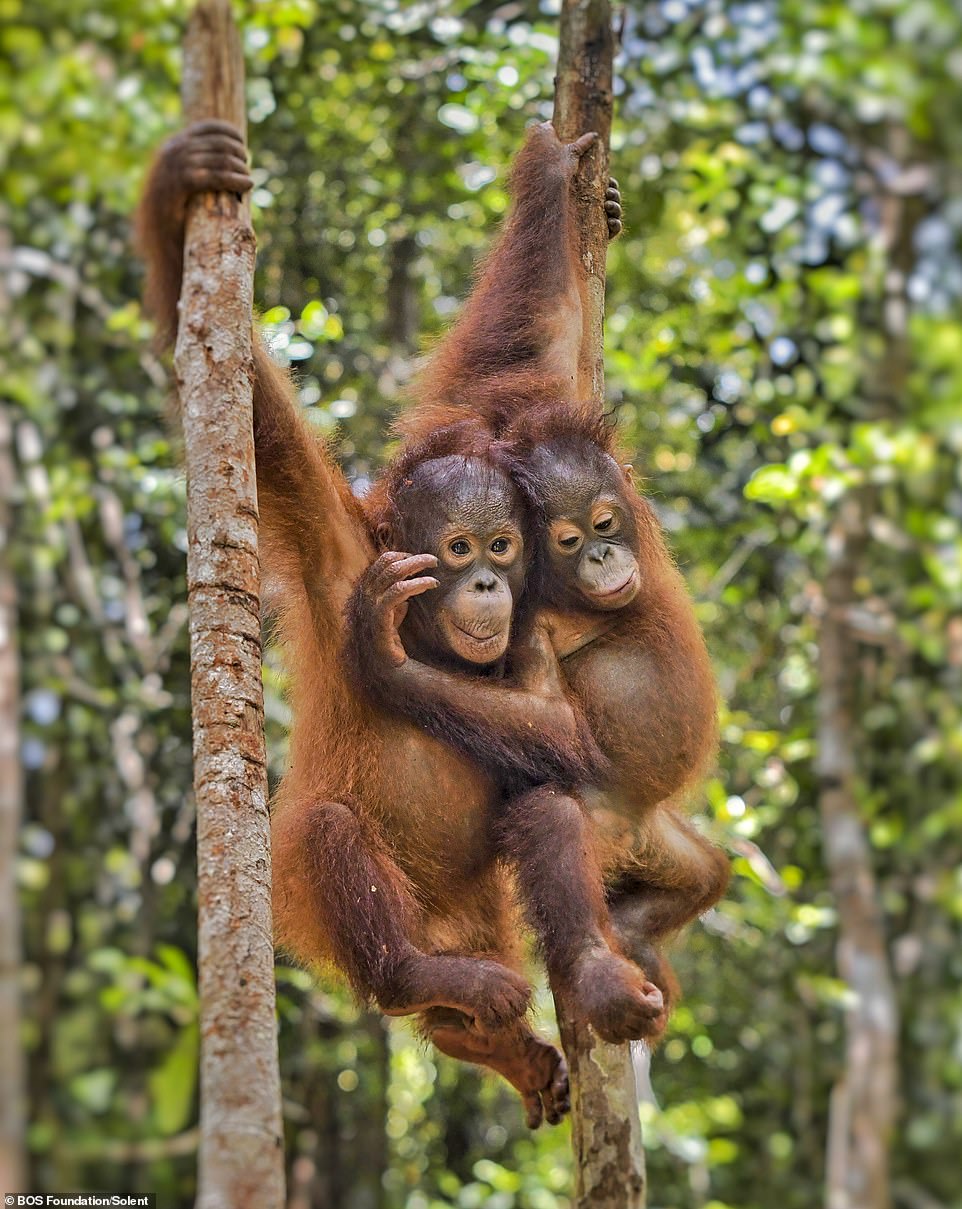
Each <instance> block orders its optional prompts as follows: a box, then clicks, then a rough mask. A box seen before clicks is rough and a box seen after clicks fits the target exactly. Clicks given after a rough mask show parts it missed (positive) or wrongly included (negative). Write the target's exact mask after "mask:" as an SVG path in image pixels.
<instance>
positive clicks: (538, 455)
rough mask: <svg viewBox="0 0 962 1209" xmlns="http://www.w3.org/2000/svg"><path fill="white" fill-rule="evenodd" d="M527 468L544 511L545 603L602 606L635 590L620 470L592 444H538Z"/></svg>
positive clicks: (622, 601) (625, 600)
mask: <svg viewBox="0 0 962 1209" xmlns="http://www.w3.org/2000/svg"><path fill="white" fill-rule="evenodd" d="M531 469H532V471H533V473H534V477H535V479H536V480H537V483H538V489H539V494H540V498H541V501H542V504H543V506H544V509H545V514H546V519H547V534H546V537H545V551H544V557H545V560H546V569H547V573H548V574H547V579H548V587H549V594H550V595H551V596H552V597H553V598H555V599H553V601H552V603H555V604H558V605H562V604H564V605H567V606H569V607H574V608H581V609H584V608H585V607H587V608H589V609H597V610H600V611H602V612H610V611H612V610H615V609H622V608H624V607H625V605H628V604H630V603H631V601H633V600H634V599H635V597H636V596H637V595H638V591H639V588H640V587H641V572H640V568H639V566H638V559H637V557H636V552H637V550H638V535H637V530H636V527H635V520H634V516H633V514H632V510H631V508H630V506H629V504H628V501H627V498H626V495H625V471H624V470H623V469H622V467H620V466H619V465H618V464H617V462H615V460H614V459H613V458H611V457H608V456H607V455H606V454H602V453H601V452H600V451H597V450H592V451H591V452H590V453H588V454H585V455H582V454H581V453H579V452H577V451H572V450H565V449H557V448H551V447H550V446H549V447H542V448H540V449H538V450H536V451H535V453H534V454H533V455H532V459H531Z"/></svg>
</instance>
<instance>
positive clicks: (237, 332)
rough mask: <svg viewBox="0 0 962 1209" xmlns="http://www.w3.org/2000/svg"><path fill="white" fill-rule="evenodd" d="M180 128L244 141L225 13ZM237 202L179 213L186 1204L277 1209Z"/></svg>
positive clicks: (204, 35) (248, 304) (220, 10)
mask: <svg viewBox="0 0 962 1209" xmlns="http://www.w3.org/2000/svg"><path fill="white" fill-rule="evenodd" d="M183 98H184V110H185V115H186V118H187V120H188V121H197V120H199V119H201V118H211V117H218V118H222V119H226V120H228V121H231V122H233V123H235V124H236V125H237V126H239V127H240V128H241V130H244V129H245V125H246V123H245V106H244V69H243V58H242V54H241V48H240V39H239V38H238V35H237V30H236V28H235V26H234V23H233V20H232V19H231V15H230V6H229V3H228V0H204V2H203V3H201V4H200V5H198V7H197V9H196V11H195V13H194V15H193V17H192V19H191V22H190V27H189V29H188V33H187V38H186V41H185V46H184V81H183ZM253 271H254V235H253V232H252V230H251V226H250V214H249V210H248V207H247V204H246V203H245V202H243V201H241V200H240V199H239V198H237V197H235V196H233V195H230V194H205V195H204V196H203V197H200V198H197V199H196V200H195V201H194V202H193V203H192V205H191V209H190V212H189V214H188V220H187V234H186V239H185V246H184V281H183V287H182V290H181V299H180V323H179V329H178V335H177V346H176V350H175V355H174V365H175V370H176V377H177V389H178V394H179V398H180V407H181V412H182V415H183V427H184V445H185V456H186V465H187V539H188V551H187V591H188V603H189V607H190V644H191V701H192V706H193V727H194V790H195V793H196V796H197V865H198V868H197V877H198V904H199V957H198V965H199V984H200V998H201V1074H200V1084H201V1143H200V1170H199V1188H198V1200H197V1203H198V1206H200V1207H202V1209H281V1206H282V1205H283V1203H284V1168H283V1155H284V1150H283V1127H282V1122H281V1110H280V1074H279V1070H278V1060H277V1027H276V1022H275V1016H274V961H273V942H272V920H271V900H270V885H271V876H270V874H271V859H270V827H269V819H268V806H267V798H268V793H267V762H266V756H265V747H264V700H263V689H262V684H261V627H260V599H259V582H258V559H257V492H256V482H255V475H254V440H253V424H252V393H251V388H252V380H253V379H252V374H253V361H252V354H251V334H252V333H251V326H252V301H253Z"/></svg>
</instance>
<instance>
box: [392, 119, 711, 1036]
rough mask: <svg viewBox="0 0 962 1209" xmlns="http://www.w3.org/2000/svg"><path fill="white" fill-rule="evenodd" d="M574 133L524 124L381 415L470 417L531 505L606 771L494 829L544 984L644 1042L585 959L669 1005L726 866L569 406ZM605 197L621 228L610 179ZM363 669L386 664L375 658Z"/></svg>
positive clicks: (546, 611)
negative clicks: (484, 213) (467, 279)
mask: <svg viewBox="0 0 962 1209" xmlns="http://www.w3.org/2000/svg"><path fill="white" fill-rule="evenodd" d="M590 142H591V136H585V137H584V138H583V139H581V140H579V142H578V143H577V144H572V145H569V146H564V145H563V144H561V143H560V141H559V140H558V138H557V136H556V135H555V133H554V130H553V129H552V127H551V126H550V124H545V125H543V126H540V127H537V128H535V129H534V130H533V131H532V132H531V134H530V136H529V138H528V141H527V143H526V144H525V147H524V148H523V149H522V151H521V153H520V154H519V156H518V159H517V161H516V163H515V165H514V168H513V171H512V188H513V193H514V206H513V210H512V213H511V215H510V216H509V219H508V222H507V224H506V226H505V230H504V232H503V234H502V236H501V238H500V240H499V241H498V243H497V245H496V247H495V249H494V251H493V252H492V254H491V256H490V257H489V259H488V261H487V262H486V264H485V266H484V269H483V271H482V273H481V276H480V279H479V283H478V286H477V288H476V289H475V291H474V293H473V294H472V296H471V298H470V299H469V300H468V302H467V303H466V305H465V307H464V310H463V312H462V315H461V317H460V319H459V320H458V322H457V323H456V324H455V325H454V327H453V328H452V330H451V332H450V333H449V334H448V335H447V337H446V338H445V339H444V340H443V341H442V343H441V344H440V346H439V348H438V349H437V351H436V352H435V353H434V355H433V356H432V358H431V360H430V362H429V364H428V367H427V369H426V370H425V372H424V373H423V374H422V376H421V378H420V379H419V381H418V383H417V384H416V387H415V397H416V402H415V404H414V405H413V406H412V407H411V408H410V409H409V410H408V412H407V413H406V414H405V415H404V416H403V417H402V419H401V420H400V422H399V425H398V427H399V429H400V431H401V432H402V433H404V434H406V435H408V436H409V437H412V436H415V437H416V436H417V435H419V434H421V433H423V432H425V431H430V430H432V428H434V427H436V426H438V425H441V424H448V423H451V422H452V421H455V420H456V419H457V418H458V417H459V416H464V415H471V416H473V417H476V418H478V419H479V420H481V421H482V422H483V423H485V424H486V425H487V426H488V428H489V430H490V432H491V433H492V435H493V436H495V437H497V438H499V439H501V440H502V441H504V442H505V444H506V446H507V448H509V449H510V450H511V452H512V455H513V458H514V466H515V470H514V473H515V477H516V481H518V482H519V484H520V485H522V487H523V489H524V490H525V492H526V494H527V496H528V498H529V501H530V503H531V505H532V507H533V508H534V509H536V510H537V511H539V512H540V513H541V515H542V518H543V522H544V528H545V533H546V536H545V539H544V548H543V549H542V551H541V552H540V559H539V571H538V580H539V582H538V584H537V587H536V588H535V598H536V603H537V604H538V605H539V606H540V609H541V612H540V614H539V624H543V625H545V626H547V627H548V629H549V631H550V632H551V634H552V642H553V645H554V649H555V652H556V654H557V656H558V658H559V659H561V661H562V664H561V666H562V669H563V674H564V680H565V682H566V684H567V685H568V688H569V691H570V692H571V695H572V701H573V704H574V705H575V706H576V707H577V709H578V712H579V713H583V715H584V716H585V718H586V719H587V722H588V725H589V727H590V730H591V732H592V734H593V736H594V738H595V740H596V742H597V743H598V745H599V747H600V748H601V750H602V752H603V753H604V755H605V756H606V757H607V759H608V761H609V764H610V768H611V772H610V775H609V776H608V778H607V779H606V780H604V781H602V782H597V783H594V784H591V785H582V786H581V787H579V789H578V792H577V794H576V795H574V796H573V795H571V794H564V793H560V792H559V787H558V785H557V784H556V783H555V784H553V783H551V782H550V781H546V782H545V783H543V784H541V785H538V784H536V783H535V782H534V781H531V782H530V785H531V790H530V792H529V793H527V794H523V795H521V796H516V797H514V798H512V799H510V800H509V801H508V803H507V804H506V807H505V811H504V819H503V823H502V828H501V837H502V840H501V842H502V845H503V846H504V847H505V848H506V850H507V851H508V852H509V853H510V854H511V856H512V858H513V861H514V864H515V866H516V869H517V871H518V883H519V886H520V889H521V893H522V896H523V898H524V900H525V902H526V905H527V908H528V914H529V917H530V918H531V920H532V923H533V925H534V927H535V929H536V931H537V933H538V936H539V938H540V940H541V944H542V947H543V949H544V952H545V958H546V963H547V966H548V969H549V974H550V975H551V977H552V979H553V981H555V982H556V983H558V984H560V985H562V986H565V987H566V988H567V989H568V991H569V994H572V995H573V996H574V997H575V999H576V1000H579V999H580V1002H581V1004H582V1009H583V1011H584V1014H585V1015H586V1016H587V1017H588V1019H590V1020H592V1022H593V1023H594V1024H595V1027H596V1028H597V1029H598V1031H599V1032H600V1033H601V1034H602V1035H603V1036H606V1037H608V1038H609V1039H612V1040H620V1039H625V1038H628V1037H635V1036H648V1037H655V1036H657V1035H658V1034H659V1033H660V1032H661V1030H662V1029H663V1028H664V1024H665V1020H666V1018H667V1013H666V1011H665V1010H663V1006H662V1004H661V1003H660V1001H659V999H660V997H659V996H658V995H657V994H654V993H652V991H651V989H650V984H647V983H641V984H636V985H637V986H638V990H639V995H638V996H637V997H636V1000H635V1004H634V1010H628V1007H627V1005H626V1003H625V1000H624V997H623V996H621V995H619V994H616V993H615V994H608V993H607V991H606V988H607V990H609V991H610V990H611V984H610V983H608V982H606V980H605V979H603V978H602V979H599V978H596V977H593V975H594V972H595V970H596V968H597V967H596V962H597V961H598V960H599V959H600V960H601V961H602V962H605V961H607V960H608V958H609V957H610V954H611V952H612V946H613V947H614V951H615V952H616V953H617V952H618V951H619V950H620V951H621V952H624V953H626V954H627V955H628V956H630V957H631V958H632V959H633V960H634V961H635V962H636V964H637V965H638V966H640V967H641V969H642V970H643V971H644V972H645V973H646V974H647V975H648V976H649V977H650V978H651V979H652V980H653V981H654V982H655V983H656V984H657V986H658V987H659V988H660V990H661V992H662V997H663V998H664V1000H665V1003H666V1004H667V1002H668V1000H670V998H671V997H672V996H673V995H674V993H675V987H674V981H673V977H672V974H671V971H670V967H669V966H668V964H667V962H666V961H665V959H664V958H663V957H662V956H661V953H660V946H661V942H662V941H663V940H664V938H665V937H667V936H668V935H670V934H671V933H673V932H675V931H677V930H678V929H680V928H681V927H683V926H684V925H685V924H686V923H688V922H690V921H691V920H692V919H694V918H695V917H696V916H698V915H699V914H701V913H703V912H704V911H706V910H707V909H708V908H709V907H710V906H711V905H713V904H714V903H715V902H717V900H718V899H719V898H720V897H721V896H722V894H723V893H724V890H725V887H726V885H727V881H728V863H727V860H726V859H725V857H724V855H723V853H721V852H720V851H719V850H718V849H716V848H715V847H714V846H713V845H712V844H711V843H709V841H707V840H706V839H704V837H702V836H701V835H700V834H699V833H698V832H697V831H696V830H695V829H694V828H693V827H692V826H691V824H690V823H689V821H688V819H687V818H686V816H685V814H684V812H683V811H682V809H681V808H680V803H681V801H682V799H683V796H684V792H685V790H686V789H688V788H690V786H691V785H692V784H694V783H695V782H696V781H697V780H698V779H699V778H700V777H701V776H702V775H703V773H704V770H705V768H706V766H707V764H708V762H709V760H710V759H711V757H712V754H713V751H714V746H715V733H716V731H715V690H714V684H713V680H712V675H711V668H710V665H709V661H708V656H707V652H706V650H705V646H704V641H703V638H702V635H701V632H700V630H699V627H698V624H697V621H696V619H695V616H694V612H693V610H692V606H691V602H690V600H689V598H688V595H687V592H686V590H685V587H684V583H683V581H682V579H681V577H680V575H679V574H678V572H677V570H676V568H675V566H674V564H673V562H672V560H671V558H670V556H669V554H668V552H667V550H666V548H665V545H664V541H663V538H662V535H661V532H660V529H659V526H658V524H657V522H656V520H655V517H654V515H653V513H652V511H651V508H650V506H649V505H648V504H647V502H646V501H645V500H644V499H643V498H642V497H641V496H640V495H639V494H638V493H637V491H635V490H634V488H633V486H632V484H631V476H630V473H627V471H626V469H623V468H622V467H621V466H619V464H618V462H617V460H616V459H615V457H614V456H613V452H614V449H613V437H612V433H611V430H610V428H609V426H607V425H606V424H605V423H603V422H602V421H601V419H600V418H599V416H598V414H597V411H596V410H595V409H591V408H586V407H582V406H578V405H577V404H575V403H574V402H573V400H574V399H576V398H577V397H578V396H577V394H575V393H574V392H575V391H576V390H577V389H578V363H579V346H580V339H581V330H582V325H581V274H580V269H579V265H578V261H577V242H578V241H577V230H576V226H575V218H574V213H573V204H572V198H571V191H570V182H571V180H572V178H573V176H574V173H575V171H576V170H577V165H578V158H579V154H582V153H583V152H584V150H586V149H587V147H588V146H590ZM605 204H606V209H607V211H608V213H609V215H610V216H611V219H612V220H613V221H614V222H615V223H616V224H617V227H618V228H620V222H619V221H618V219H619V218H620V207H619V204H618V196H617V186H616V184H614V183H613V184H612V186H611V187H610V188H609V193H608V196H607V199H606V203H605ZM613 233H617V231H614V232H613ZM378 624H380V625H382V626H384V625H385V624H389V619H388V618H386V617H384V616H383V615H382V617H381V619H380V622H379V623H378ZM369 673H370V675H369V678H372V676H373V670H372V669H369ZM377 674H380V675H385V676H390V675H393V674H394V673H393V672H392V670H391V668H390V667H389V665H387V664H384V663H382V664H381V665H380V669H379V672H378V673H377ZM398 708H401V709H403V708H405V701H404V699H403V698H400V699H398ZM435 708H436V709H437V711H438V713H439V715H444V716H445V717H444V720H443V721H441V722H439V723H438V724H437V728H438V731H439V732H442V731H443V730H444V729H445V728H447V731H448V733H452V734H453V733H455V732H456V718H452V717H451V715H452V713H455V714H456V711H453V710H452V706H451V699H450V697H449V696H440V695H439V697H438V699H437V701H436V703H435ZM499 717H500V715H499V713H498V712H497V711H493V712H492V713H491V715H490V730H491V731H493V732H498V733H499V734H500V739H499V749H498V750H499V755H500V758H501V759H502V760H503V761H504V762H505V765H506V766H507V767H509V768H510V767H512V766H514V767H519V766H520V765H519V756H518V753H517V752H516V754H515V755H514V756H513V757H512V756H511V755H510V754H509V755H508V757H507V758H506V757H504V755H503V747H502V746H501V740H503V739H504V738H505V736H504V735H503V733H501V732H500V731H499V726H498V723H499ZM459 747H460V750H462V751H465V752H467V753H469V754H472V755H473V756H474V757H475V759H483V758H484V754H485V752H486V751H489V750H490V749H491V739H490V737H489V738H488V740H487V741H486V742H482V743H479V744H472V742H470V736H468V737H467V738H462V740H461V742H460V744H459ZM512 760H514V765H512ZM586 814H587V816H588V817H587V819H586V817H585V816H586ZM547 833H550V834H551V835H552V837H553V838H552V841H551V843H550V844H549V845H548V847H547V848H546V847H545V846H544V837H545V835H546V834H547ZM606 900H607V901H606Z"/></svg>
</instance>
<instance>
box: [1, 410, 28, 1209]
mask: <svg viewBox="0 0 962 1209" xmlns="http://www.w3.org/2000/svg"><path fill="white" fill-rule="evenodd" d="M12 439H13V432H12V424H11V423H10V415H9V412H8V410H7V408H6V407H0V1191H2V1192H4V1193H16V1192H22V1191H24V1176H25V1171H24V1158H23V1142H24V1115H25V1107H26V1105H25V1091H24V1068H23V1053H22V1051H21V1048H20V904H19V899H18V894H17V849H18V847H19V833H20V818H21V815H22V810H23V780H22V777H21V771H20V667H19V662H18V659H17V582H16V578H15V576H14V572H13V567H12V565H11V559H10V533H11V524H12V518H11V508H10V501H11V499H12V494H13V481H14V469H13V455H12V452H11V444H12Z"/></svg>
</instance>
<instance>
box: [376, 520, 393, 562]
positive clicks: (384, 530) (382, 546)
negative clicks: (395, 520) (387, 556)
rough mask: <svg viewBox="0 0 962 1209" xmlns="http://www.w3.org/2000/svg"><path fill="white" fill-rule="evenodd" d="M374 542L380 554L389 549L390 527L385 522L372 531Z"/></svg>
mask: <svg viewBox="0 0 962 1209" xmlns="http://www.w3.org/2000/svg"><path fill="white" fill-rule="evenodd" d="M374 541H375V543H376V545H377V548H378V550H380V551H381V553H382V554H383V553H384V551H385V550H390V549H391V526H390V525H389V524H388V523H387V521H382V522H381V524H380V525H378V527H377V528H376V529H375V530H374Z"/></svg>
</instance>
